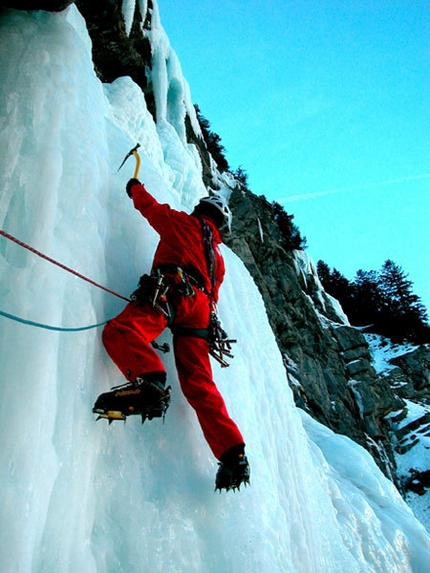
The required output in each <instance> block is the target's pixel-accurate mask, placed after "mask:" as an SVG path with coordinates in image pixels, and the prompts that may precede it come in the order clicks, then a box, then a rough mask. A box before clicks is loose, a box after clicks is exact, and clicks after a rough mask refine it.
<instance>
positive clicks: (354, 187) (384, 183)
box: [277, 173, 430, 203]
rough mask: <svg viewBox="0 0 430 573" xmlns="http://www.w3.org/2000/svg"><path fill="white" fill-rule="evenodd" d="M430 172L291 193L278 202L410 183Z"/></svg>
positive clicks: (423, 177) (427, 176) (427, 175)
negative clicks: (302, 192) (295, 193)
mask: <svg viewBox="0 0 430 573" xmlns="http://www.w3.org/2000/svg"><path fill="white" fill-rule="evenodd" d="M429 178H430V173H423V174H421V175H410V176H409V177H397V178H396V179H386V180H385V181H379V182H378V183H365V184H364V185H352V186H351V187H340V188H338V189H327V190H326V191H315V192H314V193H305V194H304V195H291V196H290V197H283V198H282V199H278V200H277V201H278V203H287V202H289V201H304V200H305V199H314V198H315V197H324V195H334V194H335V193H344V192H345V191H358V190H362V189H372V188H374V187H384V186H387V185H395V184H396V183H409V182H410V181H419V180H420V179H429Z"/></svg>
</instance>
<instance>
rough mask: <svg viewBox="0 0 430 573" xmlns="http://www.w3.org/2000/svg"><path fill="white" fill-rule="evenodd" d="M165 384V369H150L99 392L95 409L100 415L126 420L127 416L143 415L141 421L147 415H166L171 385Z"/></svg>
mask: <svg viewBox="0 0 430 573" xmlns="http://www.w3.org/2000/svg"><path fill="white" fill-rule="evenodd" d="M165 384H166V373H165V372H149V373H147V374H142V375H141V376H138V377H137V378H136V379H135V380H133V382H128V383H127V384H124V385H123V386H117V387H115V388H112V390H111V391H110V392H105V393H104V394H100V396H99V397H98V398H97V400H96V402H95V404H94V407H93V412H94V413H95V414H98V415H99V417H98V418H97V420H99V419H100V418H105V419H107V420H109V424H110V423H112V422H113V421H114V420H125V419H126V417H127V416H136V415H139V416H142V424H143V422H144V421H145V420H146V419H148V420H152V418H161V417H162V416H163V417H164V415H165V413H166V410H167V408H168V407H169V403H170V391H171V388H170V386H169V387H168V388H166V389H164V386H165Z"/></svg>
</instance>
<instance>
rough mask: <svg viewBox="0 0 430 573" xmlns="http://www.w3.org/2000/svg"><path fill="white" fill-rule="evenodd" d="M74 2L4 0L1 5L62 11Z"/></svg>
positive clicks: (18, 8) (61, 0)
mask: <svg viewBox="0 0 430 573" xmlns="http://www.w3.org/2000/svg"><path fill="white" fill-rule="evenodd" d="M70 4H73V1H72V0H2V1H1V2H0V7H2V6H5V7H7V8H14V9H15V10H46V11H48V12H61V11H62V10H65V9H66V8H67V6H70Z"/></svg>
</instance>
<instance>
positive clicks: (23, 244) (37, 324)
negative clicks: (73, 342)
mask: <svg viewBox="0 0 430 573" xmlns="http://www.w3.org/2000/svg"><path fill="white" fill-rule="evenodd" d="M0 235H3V237H5V238H6V239H9V240H10V241H13V242H14V243H16V244H17V245H19V246H20V247H23V248H24V249H27V250H28V251H30V252H32V253H34V254H35V255H37V256H38V257H41V258H42V259H45V260H46V261H48V262H50V263H52V264H53V265H57V267H60V268H61V269H64V270H65V271H67V272H69V273H71V274H73V275H75V276H77V277H79V278H80V279H82V280H84V281H86V282H88V283H90V284H92V285H94V286H96V287H98V288H100V289H102V290H104V291H106V292H108V293H110V294H113V295H114V296H116V297H118V298H121V299H122V300H125V301H127V302H130V299H129V298H126V297H124V296H122V295H120V294H118V293H116V292H115V291H113V290H110V289H108V288H106V287H104V286H103V285H100V284H98V283H96V282H95V281H93V280H91V279H89V278H88V277H86V276H84V275H81V274H80V273H78V272H77V271H74V270H73V269H71V268H70V267H67V266H66V265H63V264H62V263H59V262H58V261H56V260H54V259H51V257H48V256H47V255H44V254H43V253H41V252H40V251H38V250H36V249H34V248H33V247H31V246H30V245H27V244H26V243H23V242H22V241H20V240H19V239H17V238H16V237H13V236H12V235H9V233H6V232H5V231H3V230H2V229H0ZM0 315H1V316H4V317H6V318H9V319H11V320H15V321H16V322H21V323H22V324H27V325H30V326H36V327H38V328H45V329H47V330H56V331H60V332H78V331H81V330H89V329H90V328H97V327H99V326H103V325H104V324H106V323H107V322H108V321H105V322H100V323H98V324H91V325H90V326H82V327H79V328H62V327H60V326H49V325H48V324H41V323H39V322H33V321H32V320H25V319H23V318H20V317H18V316H15V315H13V314H9V313H7V312H3V311H1V310H0Z"/></svg>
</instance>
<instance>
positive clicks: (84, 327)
mask: <svg viewBox="0 0 430 573" xmlns="http://www.w3.org/2000/svg"><path fill="white" fill-rule="evenodd" d="M0 315H1V316H5V317H6V318H10V319H11V320H15V321H16V322H21V323H22V324H28V325H30V326H37V327H38V328H45V329H46V330H57V331H59V332H78V331H80V330H90V328H97V327H99V326H104V325H105V324H106V323H107V322H108V321H107V320H105V322H99V323H98V324H91V325H90V326H81V327H80V328H62V327H61V326H49V325H48V324H41V323H40V322H33V321H32V320H25V319H24V318H19V317H18V316H14V315H13V314H8V313H7V312H3V311H2V310H0Z"/></svg>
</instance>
